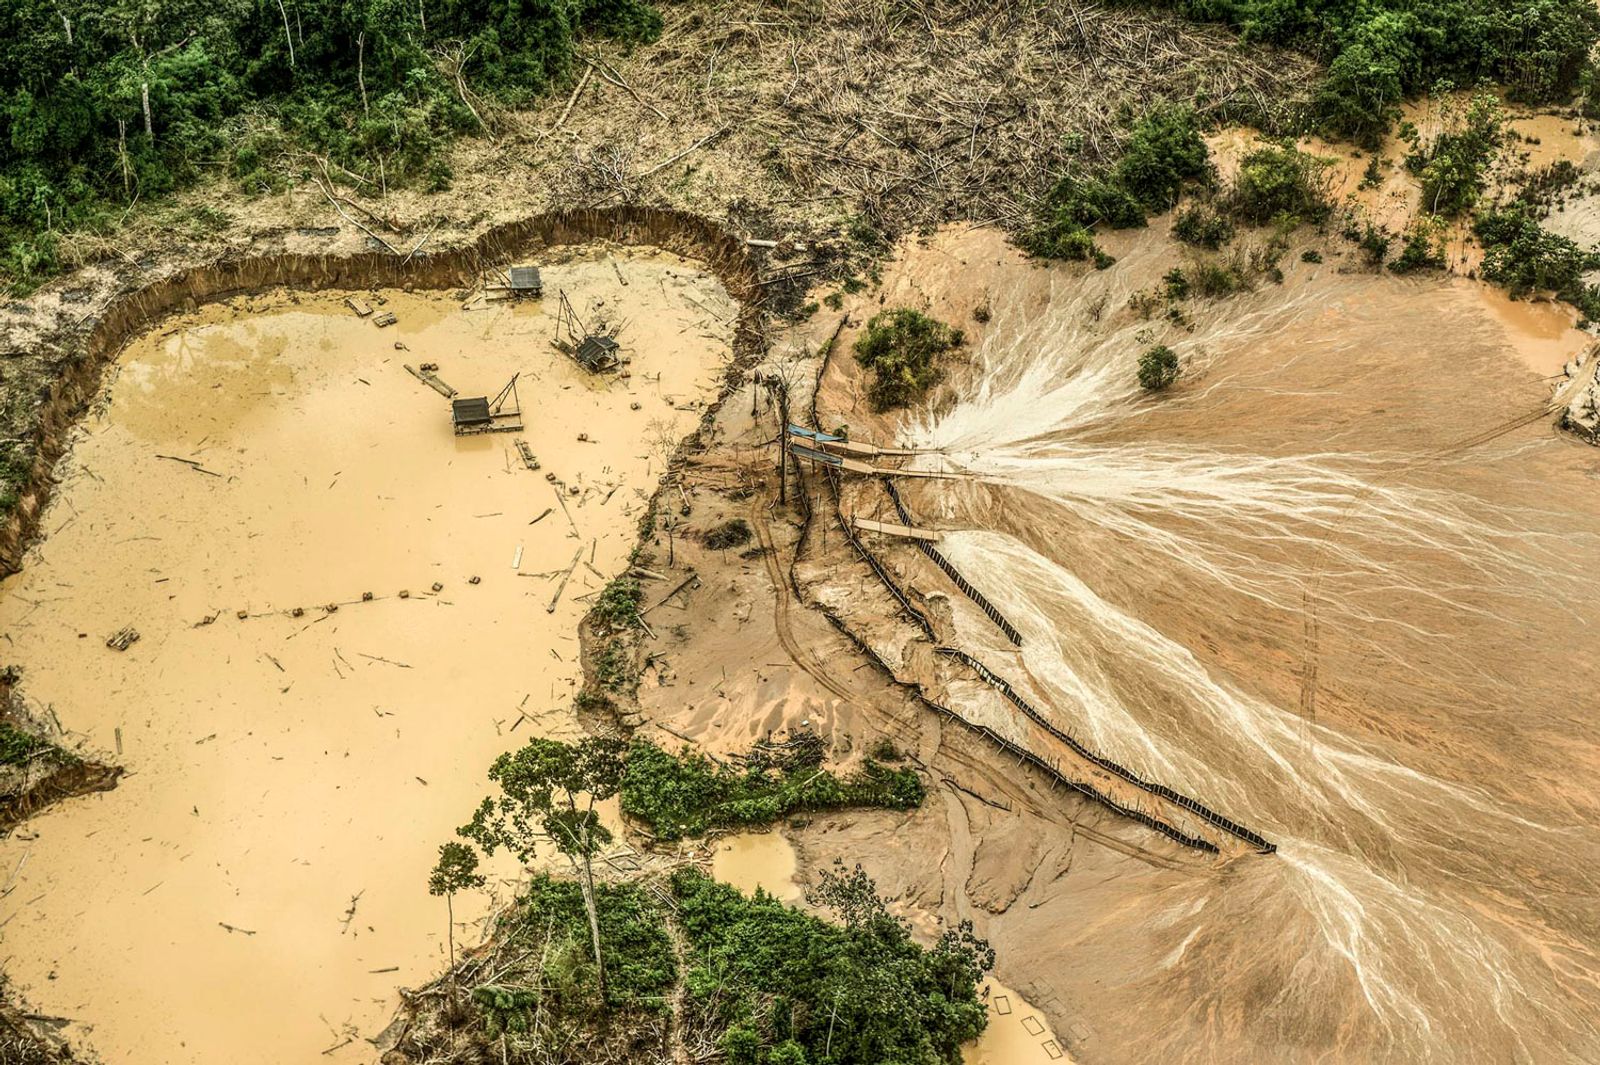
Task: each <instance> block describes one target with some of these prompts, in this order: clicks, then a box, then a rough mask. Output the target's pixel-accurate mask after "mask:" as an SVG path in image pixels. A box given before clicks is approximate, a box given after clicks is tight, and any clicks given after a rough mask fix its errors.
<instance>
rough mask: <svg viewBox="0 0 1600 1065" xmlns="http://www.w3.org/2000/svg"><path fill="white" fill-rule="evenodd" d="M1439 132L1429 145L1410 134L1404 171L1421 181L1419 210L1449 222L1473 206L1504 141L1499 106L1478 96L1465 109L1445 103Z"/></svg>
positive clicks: (1485, 95)
mask: <svg viewBox="0 0 1600 1065" xmlns="http://www.w3.org/2000/svg"><path fill="white" fill-rule="evenodd" d="M1444 107H1445V113H1444V115H1443V116H1441V122H1440V126H1439V132H1438V134H1437V135H1435V136H1434V138H1433V139H1432V140H1431V141H1425V140H1423V138H1422V137H1421V136H1420V135H1418V134H1416V133H1414V132H1413V133H1412V134H1411V141H1412V150H1411V153H1410V154H1409V155H1408V156H1407V157H1406V167H1407V168H1408V169H1410V171H1411V172H1412V173H1414V174H1416V175H1417V177H1418V178H1419V179H1420V180H1421V182H1422V207H1423V210H1425V211H1426V212H1428V213H1429V214H1434V215H1440V216H1443V217H1445V218H1454V217H1455V216H1457V215H1459V214H1461V213H1462V212H1463V211H1465V210H1467V209H1468V208H1470V207H1471V206H1472V205H1473V204H1475V203H1477V202H1478V195H1479V193H1481V192H1482V191H1483V186H1484V182H1485V180H1486V174H1487V171H1488V169H1489V164H1490V163H1492V162H1493V161H1494V158H1495V155H1496V153H1497V152H1498V151H1499V149H1500V143H1501V141H1502V140H1503V139H1504V136H1505V134H1504V125H1505V116H1504V114H1503V113H1502V111H1501V110H1500V102H1499V101H1498V100H1496V99H1495V98H1494V96H1493V95H1492V94H1490V93H1487V92H1480V93H1478V94H1477V95H1476V96H1474V97H1473V98H1472V102H1471V103H1469V104H1468V105H1467V106H1466V107H1465V108H1459V107H1456V106H1455V105H1454V104H1452V103H1450V102H1448V101H1447V102H1446V103H1445V105H1444Z"/></svg>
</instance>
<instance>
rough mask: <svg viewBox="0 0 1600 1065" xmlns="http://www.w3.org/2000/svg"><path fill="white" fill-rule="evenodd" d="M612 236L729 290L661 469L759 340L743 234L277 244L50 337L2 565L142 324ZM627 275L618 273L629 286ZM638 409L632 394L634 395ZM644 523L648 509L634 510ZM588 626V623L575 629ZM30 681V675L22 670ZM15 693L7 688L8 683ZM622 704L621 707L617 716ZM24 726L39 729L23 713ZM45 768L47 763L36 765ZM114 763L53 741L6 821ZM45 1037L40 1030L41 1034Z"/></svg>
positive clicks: (439, 280)
mask: <svg viewBox="0 0 1600 1065" xmlns="http://www.w3.org/2000/svg"><path fill="white" fill-rule="evenodd" d="M597 243H598V244H604V243H609V244H612V245H618V246H627V247H648V248H661V249H665V250H668V251H672V252H674V253H675V254H680V255H682V256H683V257H684V258H688V259H692V260H693V261H695V262H698V263H701V264H704V265H705V267H706V268H707V269H708V270H709V271H710V272H711V273H712V274H713V275H715V276H716V277H717V278H718V279H719V280H720V281H721V282H722V284H723V285H724V287H725V288H726V290H727V291H728V292H729V294H730V295H731V296H733V298H734V305H735V308H736V317H735V319H734V321H733V324H732V347H733V357H732V360H731V361H730V362H729V363H728V364H727V367H726V372H725V375H724V379H723V381H722V383H721V385H720V386H719V387H718V388H717V389H716V390H715V391H714V392H713V393H711V394H710V395H709V396H708V399H709V402H708V403H705V404H697V406H700V408H701V411H700V416H699V418H698V420H697V422H696V423H695V427H694V429H693V431H691V432H690V433H688V434H687V435H685V436H680V437H678V438H677V442H676V447H675V450H674V453H673V457H672V459H671V464H670V466H669V469H670V468H672V467H676V466H677V465H678V463H679V462H680V459H681V456H682V455H684V454H686V453H688V452H691V451H693V450H695V449H696V448H699V447H701V446H702V436H703V434H704V432H705V429H706V428H707V427H708V426H709V425H711V424H712V423H713V421H714V420H715V418H716V414H717V411H718V409H719V408H720V406H721V404H722V403H723V402H724V401H725V400H726V398H727V396H728V395H729V394H730V393H731V392H732V390H733V389H734V388H735V387H737V385H738V383H739V382H740V381H741V380H743V378H744V376H745V373H746V370H747V368H748V366H749V365H750V364H751V363H752V362H753V361H754V360H755V359H757V358H759V356H760V353H761V351H762V350H763V311H762V309H761V306H760V294H761V293H760V289H759V288H757V287H756V285H755V279H756V271H755V267H754V265H753V263H752V262H751V256H750V255H749V254H748V252H747V251H746V247H745V245H744V243H743V242H742V241H741V240H739V239H737V238H736V237H734V236H732V235H731V234H728V233H726V232H725V231H723V230H721V229H720V228H719V227H717V226H715V225H713V224H711V223H708V222H706V221H704V220H702V219H698V218H694V217H691V216H687V215H684V214H681V213H678V212H672V211H660V210H651V209H640V208H624V209H617V210H609V211H605V210H602V211H574V212H557V213H555V214H550V215H542V216H537V217H535V218H532V219H529V220H527V221H525V222H521V223H516V224H512V225H507V226H502V227H498V228H496V229H492V230H490V231H488V232H486V233H484V234H483V235H482V236H480V237H479V238H478V239H476V240H474V241H472V242H470V243H468V244H466V245H463V246H461V247H456V248H447V249H444V250H440V251H435V252H433V253H432V254H430V255H427V256H418V257H415V258H412V259H411V260H410V261H408V262H407V261H398V262H397V258H398V257H394V256H389V255H379V254H375V253H363V254H355V255H347V254H339V253H335V252H330V253H328V254H321V255H307V254H299V253H292V254H291V253H285V254H278V255H261V256H249V257H242V258H238V259H231V260H226V261H221V262H216V263H212V264H209V265H205V266H200V267H195V268H192V269H188V270H184V271H180V272H178V273H176V274H175V275H174V276H172V277H169V278H168V279H166V280H164V281H162V282H158V283H157V284H154V285H151V286H146V287H144V288H139V289H130V290H121V291H118V292H116V293H115V294H113V295H111V296H110V298H108V300H107V301H106V303H105V305H104V307H103V309H102V310H101V313H99V314H98V315H95V316H92V317H87V318H85V319H84V320H82V321H81V322H80V323H79V327H78V328H76V329H74V330H71V331H68V332H67V333H66V334H65V335H56V336H54V337H52V338H51V341H50V344H49V353H48V355H47V356H46V357H47V358H48V359H49V361H50V363H51V365H52V366H53V367H54V368H55V371H56V376H55V377H54V380H53V383H52V384H51V386H50V388H49V391H48V394H47V396H46V398H45V400H44V402H43V404H42V405H41V407H40V409H39V412H38V414H39V417H38V422H37V427H36V430H35V431H36V433H37V456H38V457H37V460H36V463H35V466H34V470H33V476H32V478H31V480H30V483H29V484H28V485H27V486H26V490H25V491H24V493H23V497H22V501H21V503H20V505H19V506H18V507H17V508H16V510H15V511H14V513H13V514H12V516H11V517H10V519H9V520H8V521H7V522H6V525H5V527H4V528H3V529H0V559H3V565H4V567H5V570H6V572H7V573H14V572H16V571H17V569H18V567H19V566H20V565H21V563H22V559H23V555H24V553H25V552H26V551H27V549H28V548H29V547H30V546H31V545H32V544H34V543H36V542H39V541H40V540H42V539H43V537H44V535H45V530H44V529H43V528H42V527H41V518H42V516H43V515H44V514H45V512H46V509H47V506H48V504H49V502H50V501H51V498H52V496H53V493H54V490H55V488H56V484H55V479H54V478H55V470H56V464H57V462H59V460H60V459H61V458H62V456H63V454H64V453H65V451H66V449H67V448H68V447H69V446H70V443H71V440H72V438H73V437H72V431H73V429H74V427H75V425H76V424H77V422H78V420H79V419H80V418H82V417H83V416H84V415H86V414H87V413H88V412H89V411H90V409H91V407H92V406H93V405H94V404H95V402H96V401H97V398H98V397H99V395H100V393H101V391H102V389H103V387H104V381H105V377H106V370H107V367H108V366H110V364H111V363H112V362H113V361H114V360H115V359H116V357H117V356H118V354H119V353H120V352H121V351H122V350H123V347H124V346H125V344H126V343H127V341H128V339H129V338H131V337H133V336H138V335H141V334H144V333H146V332H148V331H149V330H150V329H151V328H152V327H154V326H156V325H158V324H159V323H160V322H161V321H162V320H163V319H164V318H165V317H167V316H169V315H172V314H178V313H183V312H187V311H192V310H193V309H194V308H196V307H197V306H199V305H201V304H204V303H212V302H218V301H222V300H226V299H229V298H231V297H235V296H243V295H248V294H252V293H256V292H261V291H266V290H269V289H273V288H278V287H288V288H292V289H294V290H296V291H318V290H326V289H333V288H355V289H357V290H366V289H368V288H369V287H371V288H376V287H379V286H389V287H395V288H400V289H405V290H443V289H451V288H456V287H468V286H471V285H472V284H473V283H474V282H475V281H476V280H477V279H478V276H479V272H480V270H481V269H483V268H484V267H486V266H488V265H491V264H492V265H495V266H499V267H504V266H505V265H508V264H509V262H511V261H513V260H514V259H518V260H520V259H521V258H522V257H535V256H537V255H538V253H539V252H541V251H542V250H545V249H551V248H559V247H570V246H579V245H586V244H597ZM625 283H626V282H624V284H625ZM635 406H636V407H637V404H636V405H635ZM671 483H672V477H671V476H670V475H668V474H663V475H662V477H661V478H660V480H659V482H658V483H657V484H656V485H655V486H654V491H653V493H652V497H651V499H650V501H649V503H648V505H647V507H646V512H645V513H646V515H647V516H648V514H649V513H650V512H651V511H652V510H653V509H654V507H655V506H656V503H657V497H659V495H660V494H661V493H662V492H664V491H667V490H669V487H670V485H671ZM642 520H645V521H648V517H646V518H645V519H642ZM583 628H584V629H586V627H583ZM580 637H581V638H582V644H583V646H584V648H585V653H584V654H583V656H582V661H583V662H584V668H585V670H586V675H590V674H592V668H593V667H592V661H591V657H592V655H591V653H589V652H590V651H591V648H590V647H589V645H590V643H591V641H590V640H589V639H588V637H587V634H586V632H584V631H580ZM22 684H23V687H24V688H25V687H26V678H23V679H22ZM5 694H6V695H7V697H8V698H11V697H12V695H11V686H10V685H9V684H7V686H6V693H5ZM623 712H625V711H623V710H618V711H617V714H618V715H619V716H620V714H622V713H623ZM19 721H20V722H21V724H22V727H23V728H24V729H25V730H27V731H29V732H30V733H40V732H43V731H44V730H42V729H40V728H38V727H37V726H35V725H33V724H32V723H31V722H28V721H27V720H26V719H25V718H19ZM43 766H48V770H47V771H41V769H40V767H43ZM121 774H122V769H121V768H120V767H117V766H107V765H102V764H99V763H97V762H93V761H86V760H83V759H80V758H78V757H77V756H75V755H71V754H68V753H66V752H64V751H63V752H61V753H60V754H57V753H55V752H54V751H51V752H47V753H44V754H41V755H39V756H36V758H35V759H33V760H32V763H31V764H30V767H29V769H28V771H27V772H26V773H24V774H22V786H21V787H20V789H19V792H18V794H16V795H14V796H10V797H8V798H7V800H6V803H5V807H4V816H5V818H6V822H5V825H4V826H0V827H10V826H12V825H14V824H16V823H18V822H20V821H21V820H23V819H24V818H25V817H27V816H29V815H32V814H35V813H37V812H39V811H40V810H42V809H43V808H45V807H46V806H48V805H49V804H50V803H52V802H55V801H59V800H61V799H64V798H68V797H71V796H74V795H82V794H85V793H87V792H90V791H101V790H107V789H110V788H112V787H114V786H115V784H116V781H117V779H118V777H119V776H120V775H121ZM0 1008H3V1009H4V1010H5V1013H4V1019H5V1022H6V1023H7V1024H9V1025H11V1026H13V1027H15V1028H16V1029H18V1030H19V1031H29V1030H31V1026H32V1024H33V1022H32V1021H31V1020H30V1019H29V1015H28V1014H27V1013H26V1012H24V1011H22V1010H20V1009H16V1008H14V1007H13V1006H12V1005H11V1004H10V1003H7V1004H5V1005H4V1006H0ZM41 1035H42V1033H41Z"/></svg>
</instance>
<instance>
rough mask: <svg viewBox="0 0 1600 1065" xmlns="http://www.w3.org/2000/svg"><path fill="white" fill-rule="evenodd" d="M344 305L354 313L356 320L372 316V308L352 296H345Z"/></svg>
mask: <svg viewBox="0 0 1600 1065" xmlns="http://www.w3.org/2000/svg"><path fill="white" fill-rule="evenodd" d="M344 305H345V306H346V307H349V308H350V309H351V310H352V311H355V312H356V317H357V318H366V317H369V316H370V315H371V314H372V307H371V306H370V305H369V304H368V303H367V302H366V301H365V300H359V299H356V298H355V297H354V296H346V297H345V298H344Z"/></svg>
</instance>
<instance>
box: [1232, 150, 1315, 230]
mask: <svg viewBox="0 0 1600 1065" xmlns="http://www.w3.org/2000/svg"><path fill="white" fill-rule="evenodd" d="M1327 166H1328V164H1327V161H1326V160H1323V159H1319V158H1317V157H1316V156H1312V155H1307V154H1306V153H1305V152H1302V151H1300V150H1299V149H1297V148H1294V147H1292V146H1289V145H1272V146H1269V147H1265V148H1259V149H1257V150H1256V151H1253V152H1251V153H1250V154H1249V155H1246V156H1245V157H1244V159H1242V160H1241V161H1240V163H1239V173H1238V176H1237V177H1235V178H1234V183H1233V188H1232V189H1231V190H1229V192H1228V195H1227V197H1226V200H1225V203H1226V206H1227V208H1228V210H1229V212H1230V213H1231V214H1233V215H1234V217H1236V218H1239V219H1240V220H1242V221H1244V222H1248V223H1250V224H1251V225H1265V224H1267V223H1269V222H1271V223H1274V224H1277V225H1281V226H1284V227H1289V228H1292V227H1293V226H1296V225H1299V224H1301V223H1306V222H1309V223H1312V224H1318V223H1321V222H1323V221H1325V220H1326V219H1327V217H1328V215H1329V214H1330V213H1331V212H1332V210H1333V207H1332V205H1331V204H1330V203H1329V202H1328V196H1327V191H1326V189H1325V187H1324V172H1325V171H1326V170H1327Z"/></svg>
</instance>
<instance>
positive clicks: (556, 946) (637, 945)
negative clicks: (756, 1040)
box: [475, 873, 678, 1031]
mask: <svg viewBox="0 0 1600 1065" xmlns="http://www.w3.org/2000/svg"><path fill="white" fill-rule="evenodd" d="M595 895H596V898H595V904H596V905H595V911H596V913H597V914H598V915H599V919H600V944H601V949H602V951H603V953H604V956H605V959H606V1002H605V1005H606V1006H607V1007H608V1008H610V1009H613V1010H619V1009H620V1010H637V1011H642V1012H647V1013H665V1012H666V1011H667V999H666V993H667V992H668V990H670V989H671V987H672V985H673V983H674V981H675V980H676V979H677V974H678V966H677V962H676V960H675V958H674V955H673V951H672V940H671V939H670V938H669V937H668V935H667V930H666V927H665V925H664V922H663V920H662V916H661V911H660V904H659V903H657V902H656V900H655V899H654V898H653V897H652V896H651V895H650V894H649V893H648V892H646V891H645V890H644V889H643V888H641V887H639V886H637V885H634V884H606V883H598V884H596V885H595ZM500 921H501V924H502V929H503V930H504V931H505V932H506V933H507V938H508V939H509V943H508V946H511V947H516V948H520V947H528V948H530V949H531V951H532V953H533V955H534V957H538V956H539V955H540V954H541V953H542V952H544V951H546V950H548V951H549V952H550V953H551V954H556V955H558V956H561V957H560V961H561V964H560V965H559V966H557V967H556V972H553V973H547V974H546V975H547V976H554V977H555V978H554V979H548V980H547V981H546V986H545V987H544V988H543V989H542V993H538V992H536V993H535V997H534V998H533V999H531V1000H530V999H527V998H524V997H521V996H519V995H517V994H515V990H516V989H512V988H504V989H495V990H491V991H490V992H489V995H490V996H492V997H495V998H498V999H499V1000H500V1001H499V1003H498V1005H499V1007H500V1009H499V1010H498V1011H496V1012H500V1013H501V1014H502V1018H501V1020H500V1022H499V1023H500V1025H501V1026H504V1027H508V1028H510V1029H511V1030H513V1031H515V1030H518V1029H517V1027H516V1022H515V1021H509V1023H508V1020H507V1019H506V1017H505V1014H511V1015H513V1016H514V1015H515V1014H517V1013H519V1012H520V1011H521V1009H524V1008H527V1009H531V1008H534V1007H535V1006H536V1004H538V1003H539V1002H540V1001H541V1000H542V1002H543V1005H544V1008H545V1009H546V1010H548V1011H553V1012H554V1013H555V1014H556V1015H557V1016H560V1017H564V1018H567V1019H569V1020H579V1019H584V1018H587V1017H589V1016H591V1015H592V1014H593V1013H594V1011H595V1010H596V1009H597V1008H598V1007H599V1005H600V995H599V983H598V981H597V979H596V976H595V971H594V964H593V955H592V954H591V952H590V946H589V942H590V941H589V925H588V916H587V913H586V911H585V909H584V905H583V893H582V891H581V890H580V888H579V886H578V884H577V882H576V881H572V880H559V879H556V878H554V877H551V876H549V875H547V874H543V873H541V874H538V875H536V876H534V877H533V878H532V879H531V880H530V881H529V882H528V884H527V886H526V887H524V888H523V889H522V891H521V893H520V894H519V896H518V898H517V901H516V903H515V905H514V906H513V907H512V908H511V910H510V911H509V912H508V913H507V914H506V915H504V916H503V917H501V918H500ZM547 944H548V946H547ZM479 990H480V991H481V990H483V989H479ZM496 990H505V991H511V992H513V993H512V994H500V995H497V994H495V991H496ZM475 997H476V995H475ZM477 1004H478V1005H479V1006H480V1008H481V1007H482V1006H484V1005H485V1003H484V1002H483V1001H482V1000H479V1001H478V1003H477ZM492 1015H493V1014H492V1013H486V1019H487V1018H488V1017H489V1016H492Z"/></svg>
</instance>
